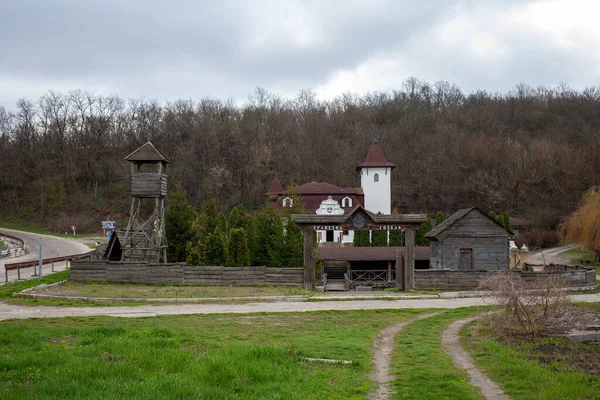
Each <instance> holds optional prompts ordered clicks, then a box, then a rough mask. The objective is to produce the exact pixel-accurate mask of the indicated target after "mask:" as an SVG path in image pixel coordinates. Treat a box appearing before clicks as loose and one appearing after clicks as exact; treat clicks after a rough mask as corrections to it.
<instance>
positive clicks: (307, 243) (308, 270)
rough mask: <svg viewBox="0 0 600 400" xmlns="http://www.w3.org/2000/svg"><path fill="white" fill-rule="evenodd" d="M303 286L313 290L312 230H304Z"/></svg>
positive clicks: (313, 258)
mask: <svg viewBox="0 0 600 400" xmlns="http://www.w3.org/2000/svg"><path fill="white" fill-rule="evenodd" d="M303 233H304V288H305V289H308V290H315V257H314V254H313V240H312V231H304V232H303Z"/></svg>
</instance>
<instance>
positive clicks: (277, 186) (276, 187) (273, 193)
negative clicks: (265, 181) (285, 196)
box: [267, 175, 283, 200]
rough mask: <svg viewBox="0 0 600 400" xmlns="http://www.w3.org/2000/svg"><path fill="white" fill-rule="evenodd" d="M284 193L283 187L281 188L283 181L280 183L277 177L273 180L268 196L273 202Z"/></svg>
mask: <svg viewBox="0 0 600 400" xmlns="http://www.w3.org/2000/svg"><path fill="white" fill-rule="evenodd" d="M281 192H283V186H281V181H279V177H278V176H277V175H275V178H273V182H271V187H270V188H269V191H268V192H267V194H268V195H269V197H271V200H275V199H276V198H277V195H278V194H279V193H281Z"/></svg>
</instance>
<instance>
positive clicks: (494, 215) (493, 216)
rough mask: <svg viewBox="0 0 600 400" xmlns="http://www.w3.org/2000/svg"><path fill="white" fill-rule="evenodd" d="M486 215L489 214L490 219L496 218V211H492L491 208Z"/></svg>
mask: <svg viewBox="0 0 600 400" xmlns="http://www.w3.org/2000/svg"><path fill="white" fill-rule="evenodd" d="M488 215H489V216H490V218H492V219H496V211H493V210H492V211H490V212H489V213H488Z"/></svg>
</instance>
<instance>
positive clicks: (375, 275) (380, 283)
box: [350, 270, 394, 287]
mask: <svg viewBox="0 0 600 400" xmlns="http://www.w3.org/2000/svg"><path fill="white" fill-rule="evenodd" d="M393 272H394V271H392V273H393ZM350 281H351V282H352V284H353V285H354V286H356V285H360V286H371V287H387V286H389V282H391V281H393V278H392V277H389V276H388V271H387V270H366V271H356V270H353V271H351V272H350Z"/></svg>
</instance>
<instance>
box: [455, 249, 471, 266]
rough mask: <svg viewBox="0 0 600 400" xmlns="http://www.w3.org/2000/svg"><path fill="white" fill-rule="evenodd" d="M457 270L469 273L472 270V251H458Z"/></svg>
mask: <svg viewBox="0 0 600 400" xmlns="http://www.w3.org/2000/svg"><path fill="white" fill-rule="evenodd" d="M458 269H460V270H461V271H471V270H472V269H473V249H460V262H459V264H458Z"/></svg>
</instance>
